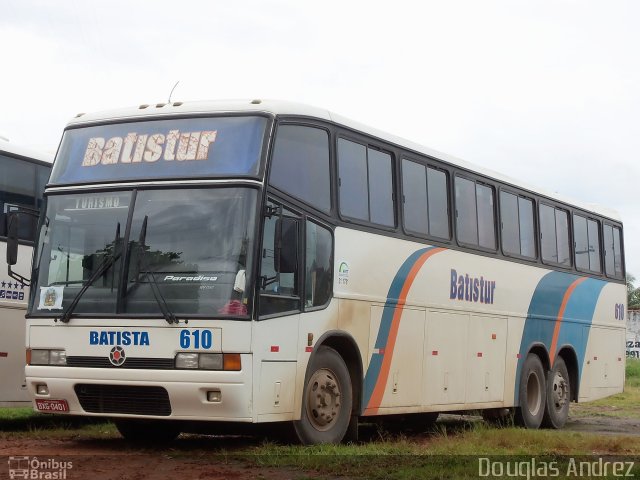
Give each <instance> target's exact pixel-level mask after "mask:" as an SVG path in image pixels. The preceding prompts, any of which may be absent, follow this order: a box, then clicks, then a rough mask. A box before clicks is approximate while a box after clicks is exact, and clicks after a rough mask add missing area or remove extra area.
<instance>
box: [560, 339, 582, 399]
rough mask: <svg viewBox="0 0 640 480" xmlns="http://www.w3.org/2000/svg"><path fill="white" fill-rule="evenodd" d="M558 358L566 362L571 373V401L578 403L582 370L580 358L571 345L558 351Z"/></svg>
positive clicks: (564, 346)
mask: <svg viewBox="0 0 640 480" xmlns="http://www.w3.org/2000/svg"><path fill="white" fill-rule="evenodd" d="M558 357H561V358H562V360H564V363H565V365H566V366H567V371H568V372H569V385H570V387H571V400H572V401H574V402H577V401H578V391H579V390H580V374H579V371H580V368H579V366H578V356H577V355H576V352H575V350H574V349H573V347H572V346H571V345H563V346H562V347H560V350H559V351H558Z"/></svg>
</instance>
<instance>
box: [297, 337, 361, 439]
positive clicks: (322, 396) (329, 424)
mask: <svg viewBox="0 0 640 480" xmlns="http://www.w3.org/2000/svg"><path fill="white" fill-rule="evenodd" d="M352 403H353V392H352V388H351V378H350V376H349V370H348V369H347V365H346V364H345V363H344V360H343V359H342V357H341V356H340V355H339V354H338V352H336V351H335V350H334V349H333V348H330V347H327V346H321V347H319V348H318V351H317V352H316V353H315V355H314V356H313V358H312V359H311V362H310V363H309V366H308V367H307V374H306V375H305V386H304V392H303V394H302V413H301V416H300V420H298V421H295V422H293V426H294V429H295V432H296V435H297V437H298V439H299V440H300V442H301V443H302V444H304V445H314V444H318V443H340V442H341V441H342V440H343V438H344V436H345V434H346V433H347V429H348V428H349V423H350V421H351V410H352Z"/></svg>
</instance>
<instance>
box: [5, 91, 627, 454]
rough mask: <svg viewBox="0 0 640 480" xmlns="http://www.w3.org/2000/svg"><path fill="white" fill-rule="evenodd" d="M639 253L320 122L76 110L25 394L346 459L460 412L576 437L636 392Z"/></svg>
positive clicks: (377, 137) (133, 421) (584, 208)
mask: <svg viewBox="0 0 640 480" xmlns="http://www.w3.org/2000/svg"><path fill="white" fill-rule="evenodd" d="M622 238H623V235H622V223H621V222H620V219H619V218H618V217H617V216H616V214H615V213H612V212H611V211H609V210H607V209H603V208H596V207H592V206H588V205H581V204H579V203H575V202H566V201H564V200H562V199H559V198H557V197H556V196H552V195H549V194H546V193H544V192H542V191H541V190H538V189H534V188H531V187H528V186H526V185H524V184H522V183H520V182H517V181H514V180H510V179H507V178H504V177H502V176H501V175H497V174H494V173H490V172H486V171H483V170H481V169H479V168H474V167H472V166H470V165H468V164H466V163H464V162H462V161H459V160H457V159H455V158H452V157H450V156H448V155H443V154H440V153H437V152H434V151H432V150H429V149H426V148H424V147H421V146H418V145H415V144H412V143H409V142H407V141H405V140H402V139H399V138H395V137H393V136H390V135H387V134H385V133H382V132H378V131H375V130H373V129H370V128H368V127H364V126H362V125H359V124H357V123H355V122H352V121H350V120H347V119H344V118H342V117H339V116H337V115H334V114H332V113H329V112H327V111H325V110H320V109H316V108H311V107H306V106H301V105H297V104H291V103H283V102H272V101H259V100H256V101H252V102H249V101H247V102H232V103H225V102H198V103H180V102H177V103H172V104H158V105H152V106H149V105H141V106H140V107H138V108H131V109H125V110H120V111H115V112H107V113H99V114H83V115H79V116H78V117H77V118H75V119H74V120H73V121H71V123H70V124H69V125H68V127H67V128H66V130H65V132H64V135H63V138H62V143H61V146H60V149H59V152H58V155H57V158H56V160H55V163H54V167H53V172H52V175H51V180H50V182H49V184H48V186H47V189H46V191H45V210H44V213H43V215H42V222H41V226H40V229H39V234H38V239H37V254H36V255H35V261H34V265H33V267H34V268H33V285H34V286H33V288H32V291H31V297H30V301H29V312H28V327H29V328H28V337H27V349H28V350H27V355H28V358H29V361H28V366H27V367H26V377H27V384H28V389H29V391H30V393H31V395H32V397H33V402H34V403H33V405H34V408H35V409H37V410H39V411H45V412H69V413H73V414H77V415H91V416H104V417H112V418H114V419H115V421H116V425H117V427H118V428H119V430H120V432H121V433H122V434H123V436H125V437H127V438H130V439H145V438H153V439H159V438H163V437H164V438H173V437H175V436H176V435H177V434H178V433H179V432H180V431H185V430H186V429H190V428H193V427H194V423H195V424H202V422H238V423H243V422H244V423H264V422H293V426H294V427H295V431H296V433H297V435H298V437H299V439H300V441H301V442H303V443H306V444H313V443H322V442H339V441H341V440H343V439H348V438H354V436H355V435H356V434H357V425H358V420H359V419H360V418H362V417H380V416H382V415H402V416H405V418H406V416H410V415H412V414H414V415H413V417H410V418H411V419H412V420H413V421H414V422H425V423H426V422H429V421H433V419H434V418H435V417H436V416H437V413H438V412H445V411H465V410H484V411H485V415H486V417H487V418H492V417H497V416H499V415H500V414H501V413H503V412H513V413H514V415H515V420H516V422H517V423H518V424H521V425H524V426H526V427H529V428H538V427H539V426H541V425H544V426H548V427H553V428H559V427H561V426H563V424H564V423H565V422H566V420H567V414H568V409H569V403H570V402H571V401H587V400H593V399H596V398H600V397H604V396H607V395H611V394H614V393H616V392H620V391H622V389H623V383H624V368H625V353H624V340H625V328H624V324H625V322H624V309H625V301H626V293H625V292H626V289H625V282H624V254H623V242H622ZM12 248H13V247H12Z"/></svg>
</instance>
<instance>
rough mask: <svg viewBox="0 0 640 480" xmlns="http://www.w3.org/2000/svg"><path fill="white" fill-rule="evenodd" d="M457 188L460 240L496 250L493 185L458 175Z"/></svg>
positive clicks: (457, 218)
mask: <svg viewBox="0 0 640 480" xmlns="http://www.w3.org/2000/svg"><path fill="white" fill-rule="evenodd" d="M455 190H456V226H457V231H458V241H459V242H460V243H464V244H468V245H472V246H479V247H482V248H487V249H492V250H495V248H496V231H495V217H494V215H495V214H494V204H495V202H494V190H493V187H490V186H487V185H483V184H481V183H476V182H473V181H471V180H468V179H466V178H462V177H456V185H455Z"/></svg>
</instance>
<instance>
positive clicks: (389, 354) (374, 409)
mask: <svg viewBox="0 0 640 480" xmlns="http://www.w3.org/2000/svg"><path fill="white" fill-rule="evenodd" d="M443 250H446V249H445V248H434V249H433V250H429V251H428V252H425V253H424V254H422V256H421V257H419V258H418V260H417V261H416V263H415V264H414V265H413V267H411V270H410V271H409V274H408V275H407V279H406V280H405V281H404V285H403V286H402V290H401V291H400V295H399V298H398V303H397V304H396V306H395V310H394V312H393V320H392V322H391V328H390V330H389V338H388V339H387V344H386V346H385V348H384V352H385V354H384V357H383V359H382V366H381V367H380V374H379V375H378V380H377V382H376V386H375V388H374V389H373V394H372V395H371V399H370V400H369V405H367V408H366V409H367V410H370V411H371V414H372V415H375V414H376V413H378V408H379V407H380V403H381V402H382V397H383V396H384V390H385V387H386V385H387V380H388V378H389V370H390V368H391V359H392V358H393V349H394V347H395V345H396V338H397V337H398V329H399V328H400V318H401V317H402V309H403V307H404V304H405V302H406V300H407V295H408V294H409V290H410V289H411V285H413V281H414V280H415V279H416V276H417V275H418V272H419V271H420V269H421V268H422V266H423V265H424V263H425V262H426V261H427V260H428V259H429V258H430V257H431V256H432V255H435V254H436V253H438V252H442V251H443Z"/></svg>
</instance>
